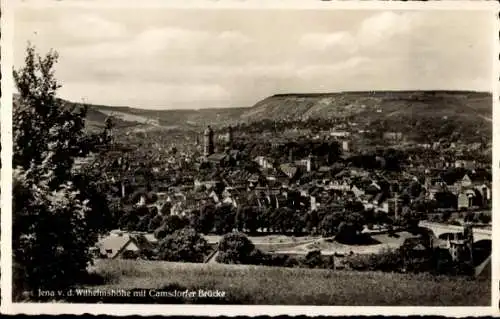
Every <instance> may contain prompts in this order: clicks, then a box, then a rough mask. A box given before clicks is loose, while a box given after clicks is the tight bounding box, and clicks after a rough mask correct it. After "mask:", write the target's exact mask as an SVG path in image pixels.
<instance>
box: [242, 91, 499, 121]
mask: <svg viewBox="0 0 500 319" xmlns="http://www.w3.org/2000/svg"><path fill="white" fill-rule="evenodd" d="M491 113H492V97H491V94H489V93H480V92H465V91H464V92H458V91H457V92H453V91H413V92H410V91H398V92H340V93H328V94H280V95H273V96H271V97H268V98H266V99H264V100H262V101H260V102H258V103H257V104H255V105H254V106H253V107H252V108H250V109H248V110H247V111H246V112H244V113H243V114H242V115H241V119H242V120H245V121H250V122H251V121H258V120H262V119H274V120H279V119H290V120H298V119H307V118H336V117H353V116H354V117H367V118H371V119H377V118H391V117H394V118H406V117H426V116H430V117H443V116H446V117H457V116H458V117H464V116H467V117H469V116H472V117H474V118H479V119H481V120H483V121H491Z"/></svg>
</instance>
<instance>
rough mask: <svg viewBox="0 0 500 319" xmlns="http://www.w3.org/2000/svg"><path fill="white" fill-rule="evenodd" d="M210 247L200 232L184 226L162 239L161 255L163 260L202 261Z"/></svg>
mask: <svg viewBox="0 0 500 319" xmlns="http://www.w3.org/2000/svg"><path fill="white" fill-rule="evenodd" d="M208 249H209V246H208V243H207V241H206V240H205V239H204V238H203V237H202V236H201V235H200V234H199V233H197V232H196V231H195V230H194V229H192V228H183V229H180V230H177V231H175V232H174V233H173V234H171V235H168V236H166V237H165V238H164V239H163V240H162V241H161V243H160V249H159V255H160V259H161V260H168V261H183V262H194V263H201V262H203V260H204V258H205V255H206V253H207V252H208Z"/></svg>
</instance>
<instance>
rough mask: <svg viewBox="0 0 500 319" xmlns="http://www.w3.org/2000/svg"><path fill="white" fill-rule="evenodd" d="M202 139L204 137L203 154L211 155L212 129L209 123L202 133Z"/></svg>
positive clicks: (212, 148) (212, 150) (212, 145)
mask: <svg viewBox="0 0 500 319" xmlns="http://www.w3.org/2000/svg"><path fill="white" fill-rule="evenodd" d="M203 139H204V149H203V153H204V155H205V156H209V155H212V154H213V153H214V131H212V128H211V127H210V125H209V126H208V127H207V129H206V130H205V132H204V133H203Z"/></svg>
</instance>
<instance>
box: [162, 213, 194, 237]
mask: <svg viewBox="0 0 500 319" xmlns="http://www.w3.org/2000/svg"><path fill="white" fill-rule="evenodd" d="M188 224H189V221H188V220H187V219H186V218H184V217H180V216H177V215H168V216H166V217H164V218H163V224H162V225H161V227H160V228H158V229H156V231H155V237H156V238H157V239H162V238H165V236H167V235H170V234H173V233H174V232H176V231H178V230H180V229H183V228H184V227H186V226H188Z"/></svg>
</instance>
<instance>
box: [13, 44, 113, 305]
mask: <svg viewBox="0 0 500 319" xmlns="http://www.w3.org/2000/svg"><path fill="white" fill-rule="evenodd" d="M57 57H58V56H57V53H55V52H49V53H48V54H47V55H46V56H45V57H41V56H39V55H38V54H36V53H35V49H34V48H33V47H32V46H28V48H27V54H26V58H25V65H24V66H23V67H22V68H20V69H19V70H17V71H14V80H15V83H16V86H17V90H18V92H19V97H18V99H17V100H16V101H15V105H14V108H13V114H12V116H13V122H12V123H13V145H14V149H13V167H14V169H15V170H14V176H13V226H12V244H13V246H12V248H13V263H14V267H13V270H14V273H13V277H14V282H13V285H14V287H13V290H14V298H17V297H19V296H18V295H17V294H16V292H19V291H21V290H31V291H33V290H36V289H44V290H60V289H65V288H67V287H69V286H71V285H73V284H75V283H77V282H78V281H80V280H81V279H82V277H83V275H84V274H85V273H86V267H87V266H88V265H89V263H90V262H91V255H90V252H89V250H90V247H91V246H92V245H94V244H95V242H96V241H97V236H98V233H99V232H101V231H104V230H105V229H103V228H104V227H105V225H102V224H100V223H99V222H98V221H99V220H100V219H101V217H102V216H99V212H98V207H102V206H103V201H104V203H105V198H102V197H101V198H100V199H99V203H100V204H99V205H94V204H93V202H94V199H95V196H96V192H95V191H93V190H92V189H91V188H92V187H95V184H93V183H92V182H91V181H84V180H82V179H77V178H76V176H77V174H75V173H74V171H73V170H72V168H73V164H74V160H75V158H76V157H83V156H86V155H87V153H88V152H89V151H92V150H94V149H95V148H96V146H97V145H98V144H99V143H100V139H98V138H96V137H95V136H91V135H88V134H87V133H86V132H85V131H84V120H85V115H86V108H85V107H84V108H80V109H75V108H73V109H72V108H69V107H67V106H66V105H63V103H62V101H61V100H59V99H57V98H56V91H57V89H58V88H59V87H60V85H59V84H58V83H57V81H56V79H55V76H54V71H53V67H54V65H55V63H56V61H57Z"/></svg>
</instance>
